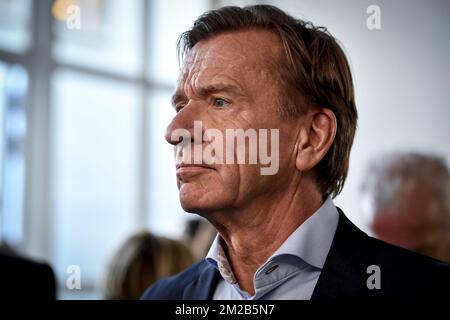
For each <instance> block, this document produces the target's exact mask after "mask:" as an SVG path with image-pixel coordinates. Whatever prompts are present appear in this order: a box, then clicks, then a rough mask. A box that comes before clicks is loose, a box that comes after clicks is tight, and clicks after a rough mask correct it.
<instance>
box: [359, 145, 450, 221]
mask: <svg viewBox="0 0 450 320" xmlns="http://www.w3.org/2000/svg"><path fill="white" fill-rule="evenodd" d="M364 178H365V181H364V183H363V184H362V186H361V191H362V199H363V206H365V207H366V210H368V211H371V212H373V213H374V212H377V211H378V210H379V209H381V208H386V207H393V206H402V204H403V203H404V201H405V199H404V197H402V196H401V195H402V194H404V193H407V192H408V191H410V190H412V189H414V188H415V187H417V186H421V187H425V188H427V190H429V191H430V193H431V196H432V197H433V200H434V201H435V203H436V204H437V205H439V206H440V208H442V210H443V211H444V213H445V215H446V221H447V226H449V227H450V174H449V170H448V167H447V165H446V163H445V160H444V159H443V158H442V157H439V156H436V155H426V154H420V153H414V152H394V153H389V154H386V155H383V156H381V157H379V158H377V159H374V160H373V161H372V162H371V163H370V165H369V167H368V170H367V173H366V175H365V176H364ZM367 207H369V208H367ZM363 209H364V208H363Z"/></svg>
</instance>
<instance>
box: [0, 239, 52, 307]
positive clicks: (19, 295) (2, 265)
mask: <svg viewBox="0 0 450 320" xmlns="http://www.w3.org/2000/svg"><path fill="white" fill-rule="evenodd" d="M23 299H30V300H31V299H32V300H34V301H51V300H55V299H56V281H55V275H54V273H53V270H52V268H51V267H50V266H49V265H47V264H44V263H38V262H35V261H32V260H30V259H27V258H24V257H20V256H18V255H17V254H16V253H15V251H14V250H13V249H12V248H11V247H10V246H9V245H8V244H7V243H5V242H2V241H1V240H0V301H16V300H23Z"/></svg>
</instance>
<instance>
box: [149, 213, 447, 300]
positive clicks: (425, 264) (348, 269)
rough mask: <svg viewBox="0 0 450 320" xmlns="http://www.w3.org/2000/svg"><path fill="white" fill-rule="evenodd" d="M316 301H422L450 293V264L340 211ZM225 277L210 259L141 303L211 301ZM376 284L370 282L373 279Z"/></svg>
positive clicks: (156, 286)
mask: <svg viewBox="0 0 450 320" xmlns="http://www.w3.org/2000/svg"><path fill="white" fill-rule="evenodd" d="M338 211H339V223H338V227H337V230H336V234H335V236H334V239H333V243H332V245H331V248H330V251H329V253H328V256H327V259H326V261H325V265H324V267H323V269H322V272H321V274H320V277H319V280H318V281H317V284H316V287H315V288H314V292H313V295H312V297H311V299H312V300H329V299H353V300H354V299H357V300H369V299H370V300H372V299H418V298H427V299H430V298H438V299H439V298H440V299H443V298H447V297H448V296H449V295H450V265H449V264H446V263H443V262H440V261H437V260H434V259H432V258H429V257H425V256H422V255H420V254H417V253H414V252H411V251H408V250H405V249H402V248H399V247H396V246H393V245H390V244H388V243H385V242H383V241H380V240H377V239H374V238H372V237H369V236H368V235H367V234H365V233H364V232H362V231H361V230H359V229H358V228H357V227H356V226H355V225H354V224H353V223H351V222H350V220H348V219H347V217H346V216H345V215H344V213H343V212H342V211H341V210H338ZM371 265H376V266H378V267H379V268H380V284H381V288H380V289H376V288H373V289H369V288H368V286H367V281H368V278H369V277H370V276H371V275H372V274H373V271H369V273H368V270H367V268H368V267H369V266H371ZM219 279H220V274H219V272H218V271H217V270H216V268H214V267H212V266H211V265H210V264H208V263H207V262H206V261H205V260H203V261H201V262H199V263H197V264H195V265H194V266H192V267H190V268H189V269H187V270H185V271H183V272H181V273H179V274H177V275H175V276H172V277H169V278H166V279H162V280H160V281H158V282H156V283H155V284H153V285H152V286H150V287H149V288H148V289H147V290H146V292H145V293H144V294H143V296H142V297H141V299H160V300H161V299H175V300H180V299H187V300H195V299H211V298H212V296H213V294H214V289H215V288H216V286H217V283H218V280H219ZM369 282H371V281H369Z"/></svg>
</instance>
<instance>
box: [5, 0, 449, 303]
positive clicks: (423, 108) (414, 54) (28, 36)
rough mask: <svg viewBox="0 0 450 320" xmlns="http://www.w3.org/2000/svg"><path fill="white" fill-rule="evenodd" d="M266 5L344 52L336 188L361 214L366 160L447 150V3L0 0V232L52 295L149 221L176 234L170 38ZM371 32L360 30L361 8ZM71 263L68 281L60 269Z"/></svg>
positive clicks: (70, 293)
mask: <svg viewBox="0 0 450 320" xmlns="http://www.w3.org/2000/svg"><path fill="white" fill-rule="evenodd" d="M259 3H268V4H274V5H277V6H279V7H280V8H282V9H284V10H286V11H288V12H289V13H291V14H292V15H294V16H296V17H298V18H303V19H307V20H311V21H312V22H313V23H315V24H316V25H323V26H326V27H327V28H328V29H329V31H330V32H331V33H332V34H333V35H334V36H335V37H337V38H338V39H339V40H340V41H341V43H342V44H343V47H344V49H345V51H346V52H347V54H348V56H349V59H350V63H351V66H352V71H353V75H354V81H355V87H356V102H357V107H358V110H359V127H358V131H357V135H356V139H355V143H354V147H353V151H352V156H351V167H350V173H349V176H348V180H347V182H346V185H345V188H344V191H343V192H342V194H341V195H340V196H339V197H338V198H337V199H336V203H337V205H338V206H340V207H341V208H342V209H343V210H344V211H345V212H346V213H347V215H348V216H349V217H350V218H351V220H352V221H353V222H354V223H356V224H357V225H358V226H359V227H361V228H362V229H364V230H367V228H366V226H365V225H364V223H363V220H362V218H361V214H360V212H361V209H360V208H361V203H360V201H359V189H360V186H361V184H362V182H363V181H364V178H365V176H364V175H365V169H366V167H367V164H368V162H369V160H370V159H372V158H373V157H375V156H377V155H378V154H380V153H384V152H387V151H392V150H414V151H419V152H426V153H434V154H439V155H441V156H442V157H443V158H444V159H446V161H447V163H448V159H450V139H449V138H450V126H449V125H448V123H449V120H450V90H449V83H450V61H449V57H450V38H449V37H448V33H449V31H450V30H449V24H450V2H449V1H445V0H442V1H439V0H432V1H425V0H423V1H418V0H413V1H409V0H408V1H407V0H396V1H382V0H370V1H366V0H353V1H351V0H345V1H339V2H338V1H332V0H320V1H319V0H295V1H294V0H282V1H218V0H195V1H193V0H191V1H182V0H151V1H144V0H128V1H126V0H78V1H75V0H73V1H70V0H56V1H51V0H39V1H31V0H0V174H1V175H0V178H1V179H0V239H2V240H3V241H4V242H5V243H8V244H9V246H10V247H12V248H14V249H15V250H17V251H18V252H20V253H22V254H24V255H26V256H28V257H31V258H34V259H37V260H41V261H46V262H47V263H49V264H50V265H51V266H52V267H53V269H54V271H55V274H56V278H57V282H58V298H60V299H74V298H83V299H96V298H101V283H102V281H103V279H104V273H105V268H106V265H107V262H108V259H110V258H111V255H112V253H113V252H114V250H116V249H117V248H118V247H119V245H120V244H121V243H123V241H124V240H125V239H126V238H127V237H128V236H130V234H132V233H134V232H136V231H138V230H142V229H147V230H150V231H151V232H152V233H154V234H157V235H161V236H167V237H171V238H180V237H181V236H182V233H183V230H184V226H185V225H186V223H187V222H188V220H189V219H192V215H189V214H186V213H184V212H183V210H182V209H181V207H180V205H179V203H178V192H177V188H176V184H175V168H174V165H173V160H172V148H171V147H170V145H169V144H167V143H166V142H165V140H164V138H163V134H164V130H165V127H166V126H167V124H168V123H169V121H170V119H171V117H172V116H173V110H172V108H171V107H170V97H171V94H172V92H173V89H174V88H175V84H176V79H177V75H178V63H177V57H176V52H175V44H176V39H177V37H178V36H179V34H180V33H181V32H183V31H185V30H186V29H188V28H189V27H190V26H191V24H192V23H193V21H194V20H195V19H196V17H197V16H198V15H200V14H201V13H203V12H204V11H206V10H209V9H213V8H217V7H220V6H222V5H240V6H242V5H250V4H259ZM374 4H375V5H377V6H378V7H379V8H380V22H381V24H380V27H381V29H375V30H371V29H369V28H368V27H367V19H368V18H369V16H370V14H369V13H368V12H367V8H368V7H369V6H370V5H374ZM72 265H76V266H79V267H80V270H81V276H82V277H81V289H80V290H69V289H68V288H67V286H66V279H67V277H68V276H69V273H68V271H67V270H68V267H69V266H72Z"/></svg>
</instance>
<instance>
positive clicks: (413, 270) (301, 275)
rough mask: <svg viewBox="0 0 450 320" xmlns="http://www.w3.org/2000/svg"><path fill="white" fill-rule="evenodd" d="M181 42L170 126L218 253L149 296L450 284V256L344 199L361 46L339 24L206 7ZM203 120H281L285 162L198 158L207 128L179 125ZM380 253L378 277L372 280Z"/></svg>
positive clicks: (269, 11) (384, 292)
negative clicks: (367, 225) (332, 28)
mask: <svg viewBox="0 0 450 320" xmlns="http://www.w3.org/2000/svg"><path fill="white" fill-rule="evenodd" d="M179 48H180V49H181V50H182V54H183V58H184V60H183V66H182V70H181V75H180V78H179V82H178V87H177V90H176V93H175V95H174V97H173V104H174V106H175V108H176V110H177V114H176V116H175V117H174V119H173V120H172V122H171V123H170V124H169V126H168V129H167V133H166V139H167V140H168V142H169V143H171V144H173V145H174V146H175V147H176V159H177V161H176V162H177V163H176V165H177V183H178V186H179V189H180V201H181V204H182V206H183V208H184V209H185V210H186V211H188V212H194V213H197V214H199V215H201V216H203V217H205V218H206V219H208V220H209V221H210V222H211V223H212V224H213V225H214V227H215V228H216V229H217V231H218V233H219V234H218V236H217V237H216V239H215V241H214V243H213V244H212V246H211V249H210V251H209V253H208V255H207V257H206V259H205V260H203V261H201V262H200V263H198V264H196V265H194V266H192V267H191V268H189V269H187V270H185V271H183V272H182V273H180V274H178V275H176V276H173V277H170V278H167V279H164V280H161V281H159V282H157V283H156V284H154V285H153V286H151V287H150V288H149V289H148V290H147V291H146V293H145V294H144V295H143V297H142V298H143V299H253V300H258V299H378V298H419V297H428V298H429V297H432V296H436V297H442V296H441V292H443V291H444V289H445V290H447V288H448V286H449V284H450V281H449V279H450V266H449V265H447V264H444V263H440V262H438V261H436V260H433V259H431V258H426V257H423V256H421V255H418V254H416V253H413V252H410V251H407V250H404V249H400V248H397V247H394V246H391V245H388V244H386V243H384V242H381V241H379V240H376V239H373V238H370V237H368V236H367V235H366V234H365V233H363V232H362V231H360V230H359V229H358V228H357V227H356V226H354V225H353V224H352V223H351V222H350V221H349V220H348V219H347V218H346V217H345V215H344V213H343V212H342V211H341V210H339V209H338V208H336V207H335V205H334V204H333V200H332V198H333V197H335V196H336V195H338V194H339V192H340V191H341V189H342V187H343V185H344V181H345V178H346V176H347V171H348V165H349V155H350V149H351V146H352V142H353V137H354V134H355V130H356V123H357V111H356V106H355V100H354V91H353V82H352V76H351V73H350V68H349V65H348V62H347V59H346V57H345V55H344V53H343V51H342V49H341V48H340V47H339V45H338V43H337V41H336V40H335V39H334V38H333V37H332V36H331V35H330V34H329V33H328V32H326V31H325V30H324V29H323V28H317V27H314V26H313V25H312V24H311V23H307V22H304V21H301V20H297V19H294V18H292V17H291V16H289V15H287V14H286V13H284V12H283V11H281V10H279V9H277V8H275V7H272V6H266V5H259V6H251V7H245V8H238V7H224V8H221V9H218V10H215V11H211V12H208V13H206V14H204V15H202V16H201V17H199V18H198V20H197V21H195V23H194V26H193V27H192V29H191V30H189V31H187V32H185V33H184V34H183V35H182V37H181V38H180V43H179ZM195 121H201V122H202V125H203V127H202V128H203V130H204V131H206V130H208V129H211V128H213V129H216V130H219V131H220V132H222V133H223V134H224V136H225V132H226V130H227V129H241V130H244V131H245V130H248V129H255V130H259V129H267V128H276V129H279V170H278V172H277V173H276V174H274V175H262V174H261V171H260V169H261V167H263V165H262V164H261V163H259V164H257V165H249V164H239V163H238V164H230V163H225V164H217V163H215V164H211V162H210V161H209V160H210V159H209V160H208V161H204V162H202V163H200V164H197V165H195V162H194V161H192V159H188V157H189V156H192V154H195V147H196V146H197V145H198V144H199V143H198V141H197V142H196V141H194V146H193V145H192V143H186V141H185V139H180V136H179V135H178V134H174V133H175V132H177V133H179V132H185V133H189V135H190V136H194V137H195V132H194V126H195V123H194V122H195ZM178 129H179V130H178ZM183 129H184V131H182V130H183ZM258 132H259V131H258ZM202 136H203V140H202V141H201V146H202V147H203V148H206V147H207V146H209V145H210V143H211V141H210V140H208V139H205V136H204V135H202ZM196 144H197V145H196ZM275 147H276V146H275V145H273V144H270V146H269V150H273V148H275ZM188 148H191V149H188ZM192 149H194V151H193V152H192ZM240 151H242V150H237V145H236V144H235V149H234V152H235V155H236V154H237V153H238V152H240ZM204 160H205V159H204ZM187 163H189V164H190V165H186V164H187ZM192 163H194V165H192ZM373 266H376V267H377V268H378V269H377V268H375V269H377V270H379V271H380V274H379V276H380V280H381V283H380V284H379V285H376V286H371V285H368V283H369V282H370V279H369V277H370V275H371V274H370V272H371V271H370V270H375V269H373ZM368 271H369V273H368Z"/></svg>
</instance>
